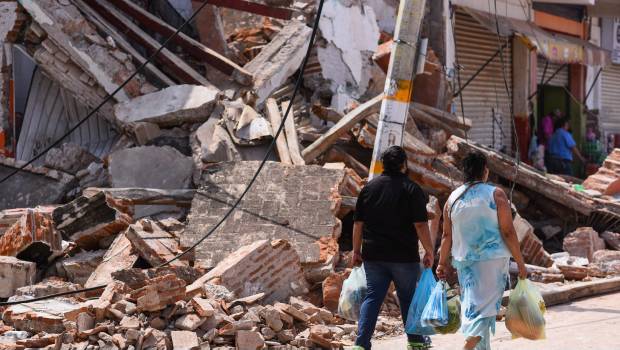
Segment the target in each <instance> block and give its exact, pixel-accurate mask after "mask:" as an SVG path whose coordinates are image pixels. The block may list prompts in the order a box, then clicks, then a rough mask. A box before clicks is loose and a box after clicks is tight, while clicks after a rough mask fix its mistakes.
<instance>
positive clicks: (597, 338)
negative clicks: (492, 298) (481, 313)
mask: <svg viewBox="0 0 620 350" xmlns="http://www.w3.org/2000/svg"><path fill="white" fill-rule="evenodd" d="M546 320H547V339H546V340H541V341H535V342H534V341H529V340H523V339H518V340H511V336H510V333H509V332H508V330H507V329H506V327H505V326H504V323H503V322H498V324H497V333H496V335H495V337H493V339H492V342H491V344H492V348H493V350H559V349H565V350H620V337H619V336H618V334H620V333H619V331H618V329H620V328H619V326H618V325H619V324H620V293H615V294H608V295H604V296H600V297H596V298H590V299H583V300H580V301H577V302H574V303H571V304H566V305H560V306H556V307H551V308H550V309H549V311H548V313H547V315H546ZM433 343H434V347H433V349H442V350H443V349H446V350H452V349H461V346H462V343H463V336H462V335H460V334H455V335H440V336H434V337H433ZM396 349H405V339H404V337H401V338H396V339H388V340H381V341H377V342H375V344H374V345H373V350H396Z"/></svg>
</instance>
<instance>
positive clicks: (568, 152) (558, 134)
mask: <svg viewBox="0 0 620 350" xmlns="http://www.w3.org/2000/svg"><path fill="white" fill-rule="evenodd" d="M555 126H556V129H555V132H554V133H553V136H552V137H551V142H549V161H548V164H547V169H548V170H549V172H550V173H552V174H561V175H569V176H572V175H573V155H575V156H576V157H577V158H579V159H580V160H581V161H582V162H583V163H584V164H585V162H586V159H585V158H584V157H583V156H582V155H581V153H579V149H577V143H576V142H575V139H573V135H571V133H570V132H568V128H569V124H568V118H561V119H559V120H558V121H557V122H556V125H555Z"/></svg>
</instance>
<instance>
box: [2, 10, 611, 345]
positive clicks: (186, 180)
mask: <svg viewBox="0 0 620 350" xmlns="http://www.w3.org/2000/svg"><path fill="white" fill-rule="evenodd" d="M7 3H15V2H14V1H9V0H6V1H3V2H0V4H7ZM139 3H140V2H132V1H129V0H115V1H107V0H72V1H56V0H43V1H33V0H20V2H19V4H20V5H19V6H15V7H14V10H15V11H16V12H15V13H16V16H14V17H15V18H13V22H14V23H13V24H14V26H13V27H15V28H16V29H19V30H16V29H15V30H12V31H11V35H10V36H8V37H7V39H6V40H9V41H10V43H11V44H20V45H22V46H23V47H24V50H25V52H26V53H27V54H28V55H30V56H31V57H32V62H34V63H33V64H35V65H36V67H37V69H38V70H39V72H41V74H44V75H45V77H46V79H48V80H49V81H50V82H52V83H54V84H56V85H54V86H58V90H59V91H60V90H62V92H58V94H59V96H60V95H62V96H61V97H59V98H58V99H57V100H58V105H57V106H56V105H53V106H52V105H45V106H43V107H41V108H40V110H42V111H43V112H40V113H39V114H41V116H40V118H51V116H50V114H49V113H51V112H49V113H48V110H50V111H53V110H56V109H54V108H57V110H58V111H62V112H58V113H59V114H61V115H62V116H61V117H58V116H55V117H57V118H60V119H59V120H61V121H62V123H65V124H67V125H74V123H76V122H77V120H75V119H72V118H73V117H74V116H75V115H76V113H77V114H79V113H78V112H77V111H82V110H84V111H90V110H91V109H92V108H94V107H95V106H96V105H98V104H99V103H100V101H101V99H102V98H105V97H106V96H107V94H110V93H112V92H113V91H114V90H115V89H116V88H118V87H119V86H120V84H121V83H122V82H123V81H124V80H125V79H126V78H128V77H129V75H130V74H132V73H133V72H134V70H135V69H136V67H137V66H140V65H141V64H142V63H144V62H145V60H146V59H145V57H148V56H149V55H150V54H152V53H153V52H155V50H156V49H157V48H158V47H159V45H160V42H161V39H162V37H163V38H165V37H167V36H168V35H170V34H172V32H174V30H175V25H176V26H178V24H179V23H176V24H174V23H172V22H173V20H172V19H171V17H167V16H163V15H162V14H161V13H159V12H158V15H157V16H156V15H155V14H154V13H151V12H149V11H158V10H156V9H153V8H151V7H146V6H145V7H143V6H141V5H140V4H139ZM275 3H276V2H273V1H272V2H269V1H267V4H262V3H261V4H258V3H256V4H255V6H258V7H256V8H254V11H259V12H260V13H261V14H262V15H265V17H263V18H262V19H260V20H258V18H260V17H257V16H256V15H255V14H252V15H249V16H250V17H244V19H243V20H241V19H239V21H240V22H239V23H247V25H248V26H246V27H240V26H238V25H235V24H236V23H232V22H234V21H235V18H236V17H235V16H232V15H231V13H230V11H228V10H227V12H226V13H225V16H223V15H222V14H221V13H220V10H219V8H218V7H216V6H215V5H213V6H208V7H207V8H208V9H207V10H205V12H204V13H202V14H200V15H199V16H198V18H197V19H196V22H197V23H203V24H204V26H207V24H208V25H210V26H211V25H212V26H213V27H214V28H212V29H213V30H205V28H203V26H202V25H201V27H200V28H196V29H197V30H196V32H195V33H192V30H189V29H188V30H187V31H183V33H182V34H180V35H179V36H178V37H176V38H175V40H173V42H172V44H171V45H170V46H169V47H168V48H167V49H164V50H162V52H161V54H159V55H157V57H156V58H155V60H154V61H153V62H151V63H149V64H148V65H146V66H145V69H144V71H142V72H141V73H140V74H138V75H137V76H135V77H134V78H132V79H131V80H130V81H129V83H128V84H127V85H125V87H124V88H123V89H121V90H120V92H119V93H117V94H115V95H114V97H113V98H112V99H111V100H110V101H109V102H107V103H106V104H105V105H104V106H103V107H102V109H100V110H99V112H98V113H97V115H98V116H101V118H98V117H97V118H98V119H96V122H93V123H94V124H92V125H91V124H88V125H86V124H85V125H86V126H85V127H84V128H82V127H80V128H78V129H77V130H76V131H75V133H76V134H77V133H79V135H80V137H79V138H77V137H76V138H75V139H73V138H72V139H71V142H68V141H67V142H63V143H62V144H60V145H59V146H58V147H55V148H53V149H51V150H50V151H49V152H48V153H47V154H46V155H45V157H42V158H41V159H40V161H37V162H35V163H33V164H31V165H29V166H27V167H25V168H24V169H23V170H21V171H19V172H17V173H15V174H14V175H13V176H11V177H9V178H8V179H7V180H6V181H5V182H4V183H2V185H0V255H1V256H0V298H2V299H7V300H8V301H28V300H30V299H32V298H39V297H44V296H49V295H51V294H55V293H69V294H67V295H63V296H59V297H54V298H50V299H47V300H40V301H30V302H27V303H24V304H16V305H10V306H7V307H4V308H3V310H2V312H3V314H2V320H3V323H2V324H1V326H0V344H2V347H3V348H4V347H6V348H10V349H25V348H49V349H52V348H53V349H88V350H96V349H111V350H113V349H119V350H125V349H130V350H142V349H177V348H178V349H196V348H198V347H200V348H201V349H210V348H213V349H233V348H236V349H241V350H246V349H252V350H254V349H263V348H268V349H297V348H299V349H304V348H325V349H334V348H336V349H337V348H341V347H343V346H345V345H349V344H351V343H352V340H353V339H354V337H355V332H356V326H355V325H354V324H352V323H351V322H348V321H346V320H344V319H342V318H341V317H339V316H338V315H337V305H338V298H339V296H340V290H341V288H342V283H343V281H344V280H345V279H346V278H347V276H348V273H349V272H350V271H349V270H348V269H347V266H348V264H349V262H350V259H351V256H350V254H349V253H348V252H347V251H350V249H351V248H350V244H351V243H350V241H351V234H352V221H353V213H354V210H355V204H356V200H357V196H358V194H359V192H360V191H361V188H362V187H363V185H364V183H365V181H366V178H367V177H368V174H369V166H370V160H371V155H372V148H373V146H374V141H375V138H376V134H377V128H378V124H379V114H380V108H381V102H382V100H383V93H382V91H383V87H384V85H385V71H386V69H387V62H389V57H390V54H391V43H393V38H392V34H391V31H392V30H393V28H394V26H395V21H396V11H397V9H396V5H397V3H396V2H395V1H380V0H377V1H369V2H367V3H362V2H360V1H341V0H326V3H325V11H324V12H323V14H322V17H321V22H320V23H321V24H320V28H319V34H318V39H317V41H316V48H314V49H313V50H312V51H311V55H310V57H309V60H308V65H307V67H306V70H305V71H304V76H303V82H302V84H301V88H300V91H299V93H298V94H297V97H296V98H295V99H294V100H292V96H291V95H292V92H293V89H294V87H295V77H296V76H297V73H298V72H299V69H300V66H301V63H302V61H303V59H304V55H305V53H306V50H307V46H308V44H309V41H310V35H311V28H310V26H309V23H311V22H312V20H313V18H314V16H315V15H316V13H315V11H316V9H315V5H314V2H311V1H297V2H294V3H292V2H291V1H278V2H277V4H275ZM15 5H17V4H16V3H15ZM246 10H247V11H250V12H251V11H252V9H246ZM269 17H273V18H269ZM239 18H241V17H239ZM248 18H250V20H248ZM8 20H9V17H7V21H8ZM227 21H228V22H227ZM205 23H206V24H205ZM231 26H232V27H235V30H234V31H231V30H228V31H225V30H224V28H230V27H231ZM426 31H427V30H426V29H423V30H422V32H423V33H425V32H426ZM212 48H213V49H212ZM215 48H217V49H215ZM0 56H1V55H0ZM426 57H427V62H426V64H425V65H424V68H425V69H424V71H425V72H424V74H421V75H419V76H418V77H416V82H415V84H419V85H425V84H429V86H440V85H441V86H447V85H448V84H447V77H446V73H445V72H444V71H443V70H442V67H441V64H438V62H439V58H438V55H437V54H436V53H435V52H434V51H433V49H432V47H429V52H428V53H427V55H426ZM0 68H2V67H0ZM50 84H51V83H50ZM427 90H428V91H425V89H416V91H421V92H416V94H414V96H413V99H414V102H412V103H411V105H410V108H409V116H408V119H407V123H406V130H405V131H404V135H403V147H404V148H405V150H406V152H407V154H408V156H409V163H408V174H409V176H410V177H411V178H412V179H413V180H415V181H416V182H418V183H419V184H420V185H421V187H422V188H423V189H424V190H425V192H426V193H428V194H429V203H428V206H427V211H428V214H429V228H430V231H431V234H432V237H433V240H434V241H435V242H438V241H439V239H440V236H441V231H440V230H441V223H442V217H441V216H442V210H441V208H442V207H443V204H444V203H445V201H446V199H447V197H448V195H449V194H450V192H451V191H452V190H454V189H455V188H456V187H458V186H460V185H461V184H462V181H463V179H462V173H461V171H460V165H459V163H460V159H461V158H462V157H463V156H464V155H465V154H466V153H467V152H470V151H474V150H475V151H479V152H483V153H484V154H486V155H487V158H488V160H489V168H490V171H491V180H492V181H493V182H495V183H497V184H498V185H499V186H501V187H503V188H505V189H506V191H507V192H510V193H511V199H512V202H513V204H514V207H515V211H516V214H515V218H514V223H515V228H516V231H517V234H518V237H519V241H520V244H521V249H522V251H523V253H524V256H525V259H526V262H527V263H528V271H529V272H530V275H531V278H532V279H533V280H536V281H539V282H543V283H549V284H552V283H557V284H563V283H566V281H567V280H568V281H575V280H580V281H589V280H593V279H604V278H607V277H609V276H612V275H618V274H620V254H619V252H618V250H619V249H620V233H618V232H617V231H618V230H620V225H618V223H619V222H620V202H619V201H618V200H617V198H616V197H615V195H616V194H617V193H616V192H617V191H616V190H615V189H614V188H615V187H614V186H616V185H617V184H616V182H617V166H616V164H617V163H618V159H617V158H618V157H619V156H620V151H618V150H616V151H614V152H613V153H612V154H611V155H610V157H609V158H608V159H607V160H606V161H605V164H604V167H603V168H601V170H600V171H599V173H597V174H595V175H592V177H591V178H589V179H588V180H586V181H585V182H584V183H583V186H575V185H574V184H571V183H569V182H567V181H566V180H565V179H562V178H560V177H557V176H553V175H546V174H542V173H540V172H538V171H537V170H535V169H534V168H532V167H530V166H528V165H527V164H524V163H518V162H516V161H515V159H513V158H511V157H510V156H508V155H506V154H503V153H500V152H498V151H496V150H494V149H491V148H488V147H485V146H481V145H478V144H476V143H474V142H471V141H469V140H467V138H466V136H467V132H468V130H470V129H471V128H472V121H471V120H469V119H467V118H463V117H462V116H458V115H455V114H452V113H449V112H447V110H448V104H449V102H450V101H443V99H442V98H440V96H443V95H446V94H445V92H444V91H436V92H433V91H431V89H427ZM0 93H4V92H3V91H1V90H0ZM450 95H451V94H450ZM69 97H71V98H69ZM1 99H2V96H0V100H1ZM50 99H51V98H50ZM70 101H72V102H71V103H69V102H70ZM44 102H45V101H43V102H41V103H44ZM37 108H39V107H37ZM38 110H39V109H38ZM288 110H290V113H289V115H288V117H287V118H286V120H285V121H284V125H283V130H282V132H281V133H280V135H279V137H278V138H277V139H276V140H275V147H274V149H273V152H272V153H271V154H269V155H268V156H267V160H268V161H267V162H266V163H265V164H264V166H262V165H261V162H260V161H261V160H262V159H263V158H264V157H265V155H266V152H267V149H268V146H269V144H270V143H271V142H272V141H274V137H275V134H276V132H277V130H278V128H279V127H280V125H281V124H282V123H283V120H284V116H285V115H286V113H287V111H288ZM46 113H47V114H46ZM78 116H79V117H80V118H82V117H84V115H78ZM29 118H30V119H29ZM33 118H35V117H34V116H32V115H30V114H29V115H25V116H24V119H25V121H24V123H26V122H28V123H30V122H33V123H35V122H36V121H37V120H40V119H33ZM55 120H56V119H55ZM24 125H27V124H24ZM98 127H100V128H101V129H105V128H107V129H111V130H113V131H114V132H113V135H115V136H114V137H113V138H111V139H109V140H105V142H103V141H101V140H100V139H99V138H96V137H95V134H97V131H100V129H98ZM91 131H92V132H91ZM42 135H43V136H44V137H43V136H41V137H40V138H36V139H34V140H33V139H31V138H27V137H24V138H21V137H20V139H18V140H14V141H15V142H16V144H17V145H18V146H19V147H26V148H28V149H31V150H33V152H34V150H42V149H44V148H45V147H47V146H49V145H51V144H52V142H54V141H55V140H56V139H57V138H58V137H59V136H60V134H58V133H57V130H56V129H54V130H53V131H52V130H50V131H49V133H48V134H42ZM27 136H28V135H27ZM29 137H30V136H29ZM65 141H66V140H65ZM100 141H101V142H100ZM20 145H23V146H20ZM19 147H18V148H19ZM33 155H34V154H33ZM22 158H23V157H22ZM22 158H20V157H19V155H18V154H12V155H11V157H5V156H0V178H3V177H5V176H6V175H8V174H10V173H12V172H14V171H15V169H16V168H18V167H20V166H21V165H23V164H24V163H25V161H27V160H29V159H28V158H26V159H22ZM259 167H262V170H261V171H260V173H258V175H257V177H256V179H255V181H254V183H253V185H252V187H251V188H250V190H249V192H247V195H245V197H244V198H243V200H242V201H241V202H239V203H236V202H237V199H238V198H239V197H240V196H241V195H242V194H243V193H244V191H245V190H246V186H247V185H248V184H249V183H250V181H251V180H252V179H253V177H254V175H255V174H256V172H257V170H258V169H259ZM513 182H514V183H515V184H516V186H515V188H514V191H513V190H512V189H511V185H512V183H513ZM233 206H234V207H235V210H234V211H232V212H231V213H230V215H229V216H228V217H227V218H226V219H225V220H224V221H222V222H220V221H221V220H222V218H223V217H224V215H226V214H227V213H228V212H229V211H230V210H231V209H232V208H233ZM413 253H415V252H413ZM420 253H421V254H423V252H420ZM513 270H515V269H512V268H511V272H513V273H516V271H513ZM82 288H88V290H86V291H82V290H81V289H82ZM70 292H77V293H74V294H70ZM399 314H400V309H399V306H398V302H397V299H396V298H395V295H394V291H393V289H392V290H391V291H390V293H389V294H388V297H387V298H386V301H385V304H384V306H383V314H382V317H381V319H380V322H379V325H378V327H377V330H378V331H379V332H380V334H384V335H388V334H393V333H398V332H401V331H402V325H400V321H399V320H398V319H397V318H398V317H400V316H399Z"/></svg>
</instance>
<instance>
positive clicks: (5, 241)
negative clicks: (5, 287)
mask: <svg viewBox="0 0 620 350" xmlns="http://www.w3.org/2000/svg"><path fill="white" fill-rule="evenodd" d="M61 241H62V239H61V236H60V234H59V233H58V231H57V230H56V228H55V226H54V221H53V220H52V215H51V210H50V208H36V209H28V210H27V211H26V213H25V214H24V215H22V216H21V218H20V219H19V220H18V221H17V222H16V223H15V224H13V226H11V228H10V229H8V230H7V231H6V232H5V233H4V235H2V237H0V255H8V256H16V257H18V258H20V259H23V260H28V261H33V262H37V263H45V262H47V259H48V258H49V257H50V256H52V255H54V254H57V253H60V252H61V251H62V242H61Z"/></svg>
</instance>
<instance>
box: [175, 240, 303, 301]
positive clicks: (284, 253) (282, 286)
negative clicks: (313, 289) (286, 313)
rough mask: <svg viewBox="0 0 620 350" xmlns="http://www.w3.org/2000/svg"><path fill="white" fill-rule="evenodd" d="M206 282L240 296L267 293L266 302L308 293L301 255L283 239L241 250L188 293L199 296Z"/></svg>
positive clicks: (191, 287) (194, 285)
mask: <svg viewBox="0 0 620 350" xmlns="http://www.w3.org/2000/svg"><path fill="white" fill-rule="evenodd" d="M205 283H215V284H221V285H223V286H225V287H226V288H227V289H229V290H230V291H231V292H233V293H235V295H237V297H244V296H250V295H253V294H256V293H258V292H263V293H265V298H264V301H265V302H266V303H270V302H273V301H278V300H286V299H288V297H289V296H291V295H300V294H304V293H305V292H306V291H307V284H306V281H305V279H304V277H303V273H302V271H301V266H300V264H299V256H298V255H297V252H296V251H295V250H294V249H293V248H292V247H291V245H290V244H289V243H288V242H286V241H282V240H277V241H272V242H270V241H267V240H261V241H257V242H255V243H253V244H251V245H247V246H244V247H241V248H239V249H238V250H237V251H236V252H234V253H232V254H230V255H229V256H228V257H226V259H224V260H222V261H221V262H220V263H219V264H218V265H217V266H216V267H215V268H214V269H213V270H211V271H209V272H208V273H207V274H206V275H204V276H202V277H200V278H199V279H198V280H196V281H195V282H194V283H192V284H191V285H189V286H188V287H187V293H188V294H189V295H196V294H197V293H199V292H200V291H201V290H202V288H203V285H204V284H205Z"/></svg>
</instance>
